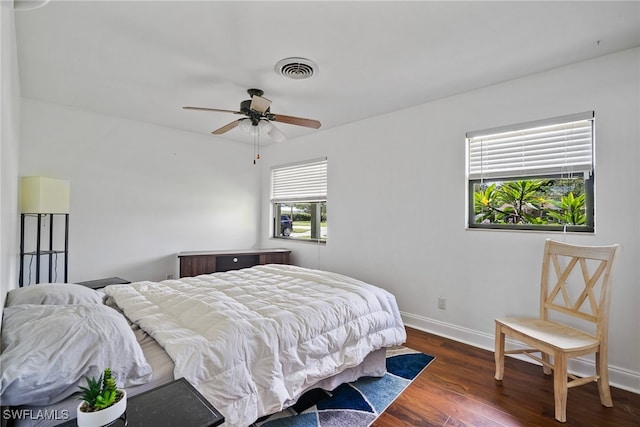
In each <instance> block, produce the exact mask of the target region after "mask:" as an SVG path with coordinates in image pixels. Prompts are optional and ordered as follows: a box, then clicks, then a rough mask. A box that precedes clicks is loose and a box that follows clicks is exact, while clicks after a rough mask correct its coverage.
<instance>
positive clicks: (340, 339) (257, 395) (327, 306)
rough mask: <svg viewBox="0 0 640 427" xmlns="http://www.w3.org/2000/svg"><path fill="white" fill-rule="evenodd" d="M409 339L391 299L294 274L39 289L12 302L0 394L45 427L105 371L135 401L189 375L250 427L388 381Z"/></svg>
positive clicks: (262, 270)
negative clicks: (331, 395)
mask: <svg viewBox="0 0 640 427" xmlns="http://www.w3.org/2000/svg"><path fill="white" fill-rule="evenodd" d="M30 288H33V289H30ZM405 340H406V333H405V330H404V326H403V323H402V320H401V317H400V313H399V310H398V307H397V304H396V301H395V298H394V297H393V295H391V294H390V293H389V292H387V291H385V290H383V289H381V288H378V287H376V286H373V285H371V284H367V283H364V282H361V281H359V280H356V279H354V278H351V277H348V276H344V275H341V274H336V273H331V272H326V271H320V270H312V269H306V268H302V267H297V266H291V265H282V264H270V265H260V266H255V267H252V268H246V269H242V270H235V271H229V272H225V273H214V274H208V275H200V276H197V277H187V278H181V279H179V280H166V281H162V282H137V283H132V284H127V285H111V286H107V287H106V288H105V289H104V290H103V291H102V292H97V291H94V290H92V289H89V288H85V287H82V286H80V285H71V284H66V285H60V284H57V285H37V286H35V287H34V286H32V287H29V288H20V289H15V290H12V291H10V292H9V294H8V296H7V307H5V309H4V312H3V328H2V354H1V355H0V363H1V364H2V378H1V382H0V391H1V393H2V394H1V397H2V402H3V405H12V406H15V407H18V408H21V409H26V410H29V412H24V413H22V414H29V417H23V418H36V419H25V420H21V421H20V422H19V423H17V425H18V426H25V425H31V426H48V425H55V424H56V423H58V422H60V421H59V420H55V419H54V420H52V419H48V418H55V417H60V416H62V417H64V416H70V417H74V416H75V407H76V406H77V403H78V401H77V400H75V399H74V397H75V396H73V393H74V392H76V391H77V387H78V384H81V383H83V382H84V378H83V377H84V375H89V376H98V375H99V372H100V371H101V370H102V369H103V368H104V367H111V368H112V370H113V371H114V373H115V374H116V378H117V379H118V384H119V386H121V387H124V388H126V389H127V391H128V394H129V396H134V395H136V394H138V393H141V392H142V391H144V390H147V389H150V388H153V387H156V386H158V385H160V384H163V383H166V382H169V381H171V380H173V379H174V378H180V377H184V378H186V379H187V380H188V381H189V382H190V383H191V384H193V385H194V386H195V387H196V388H197V389H198V390H199V391H200V392H201V393H202V394H203V395H204V396H205V397H206V398H207V399H208V400H209V401H210V402H211V403H212V404H213V405H214V406H215V407H216V408H217V409H218V410H219V411H220V412H222V414H223V415H224V416H225V418H226V424H225V425H229V426H247V425H250V424H251V423H253V422H254V421H255V420H256V419H258V418H259V417H261V416H264V415H268V414H271V413H275V412H278V411H280V410H282V409H283V408H285V407H288V406H290V405H292V404H294V403H295V402H296V400H297V399H298V397H300V396H301V395H302V394H303V393H304V392H305V391H307V390H310V389H312V388H318V387H321V388H324V389H327V390H331V389H333V388H335V387H336V386H337V385H339V384H341V383H343V382H348V381H353V380H355V379H357V378H359V377H361V376H365V375H366V376H381V375H383V374H384V372H385V349H386V348H387V347H392V346H396V345H401V344H403V343H404V341H405ZM42 366H47V369H46V370H43V369H42ZM34 384H39V386H38V387H37V388H36V387H35V386H34ZM44 409H47V411H48V412H43V411H44ZM63 411H67V412H63ZM34 414H35V415H41V414H44V416H40V417H38V416H35V417H34Z"/></svg>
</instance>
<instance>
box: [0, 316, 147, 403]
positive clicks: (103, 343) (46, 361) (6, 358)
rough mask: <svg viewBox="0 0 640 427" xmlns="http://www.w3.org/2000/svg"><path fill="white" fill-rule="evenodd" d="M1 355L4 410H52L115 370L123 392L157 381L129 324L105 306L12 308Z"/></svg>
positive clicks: (0, 387) (0, 389)
mask: <svg viewBox="0 0 640 427" xmlns="http://www.w3.org/2000/svg"><path fill="white" fill-rule="evenodd" d="M3 316H4V317H3V323H2V354H0V366H2V373H1V374H2V376H1V377H0V400H2V404H3V405H48V404H51V403H55V402H59V401H61V400H63V399H65V398H66V397H68V396H70V395H71V394H73V393H75V392H77V391H79V390H78V386H79V385H82V386H86V380H85V378H84V377H85V376H88V377H90V378H91V377H95V378H97V377H99V376H100V374H101V373H102V371H103V370H104V369H105V368H111V370H112V371H113V374H114V377H115V378H116V383H117V385H118V387H119V388H121V387H130V386H133V385H139V384H145V383H147V382H149V380H150V379H151V376H152V371H151V366H150V365H149V364H148V363H147V361H146V359H145V357H144V354H143V353H142V349H141V348H140V345H139V344H138V342H137V341H136V338H135V335H134V333H133V331H132V330H131V328H130V327H129V325H128V323H127V320H126V319H125V317H124V316H123V315H121V314H120V313H118V312H117V311H115V310H113V309H112V308H109V307H107V306H105V305H101V304H76V305H31V304H22V305H16V306H12V307H6V308H5V309H4V313H3Z"/></svg>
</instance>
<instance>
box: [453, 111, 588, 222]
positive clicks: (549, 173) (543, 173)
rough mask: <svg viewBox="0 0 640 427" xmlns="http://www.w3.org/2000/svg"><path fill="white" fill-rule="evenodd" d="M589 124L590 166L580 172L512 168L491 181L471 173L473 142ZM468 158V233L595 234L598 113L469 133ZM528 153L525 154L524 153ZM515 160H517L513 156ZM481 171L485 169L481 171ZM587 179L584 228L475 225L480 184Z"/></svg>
mask: <svg viewBox="0 0 640 427" xmlns="http://www.w3.org/2000/svg"><path fill="white" fill-rule="evenodd" d="M584 120H587V121H590V140H589V144H590V153H589V156H590V159H591V160H590V164H589V165H586V164H582V165H580V166H578V167H577V168H576V169H577V170H572V169H571V166H569V167H568V168H567V169H565V168H563V167H559V166H557V165H556V166H553V167H550V168H545V169H540V170H536V169H535V168H534V169H524V170H519V169H517V168H513V169H512V170H510V171H505V172H495V171H492V172H491V173H490V174H489V175H490V176H488V177H483V176H482V172H480V176H478V172H477V170H476V171H475V174H473V176H472V173H471V165H470V163H471V154H470V150H471V148H470V145H471V141H472V139H474V138H478V137H483V136H490V137H493V136H495V135H498V134H500V133H508V132H518V131H524V132H526V131H531V130H534V129H535V128H539V127H546V126H553V125H558V124H569V123H571V122H578V121H584ZM465 144H466V147H465V154H466V181H467V188H466V193H467V197H466V199H467V200H466V203H467V211H466V216H467V220H466V228H467V229H494V230H528V231H544V232H567V231H570V232H580V233H594V232H595V197H594V193H595V113H594V112H593V111H588V112H584V113H579V114H572V115H568V116H560V117H555V118H551V119H544V120H537V121H534V122H527V123H521V124H516V125H511V126H503V127H499V128H493V129H487V130H483V131H475V132H468V133H467V134H466V138H465ZM523 151H526V150H523ZM514 158H515V156H514ZM480 169H481V170H482V166H481V167H480ZM580 175H582V176H583V177H584V180H583V183H584V194H585V215H586V221H585V224H584V225H574V224H497V223H488V224H487V223H476V222H475V216H476V212H475V197H474V195H475V193H474V186H475V185H477V184H479V183H494V182H503V183H504V182H512V181H527V180H536V179H551V180H552V179H563V178H570V177H574V176H580Z"/></svg>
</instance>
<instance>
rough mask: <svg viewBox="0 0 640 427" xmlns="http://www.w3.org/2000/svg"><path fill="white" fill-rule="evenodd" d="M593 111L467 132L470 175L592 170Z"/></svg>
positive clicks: (507, 175)
mask: <svg viewBox="0 0 640 427" xmlns="http://www.w3.org/2000/svg"><path fill="white" fill-rule="evenodd" d="M593 119H594V114H593V112H592V111H590V112H587V113H580V114H574V115H571V116H563V117H557V118H555V119H549V120H541V121H537V122H530V123H523V124H520V125H515V126H509V127H503V128H496V129H489V130H485V131H478V132H469V133H467V141H468V171H469V179H483V178H487V179H488V178H508V177H515V176H535V175H550V174H567V173H580V172H582V173H585V174H587V173H591V171H592V170H593V163H594V158H593V157H594V156H593V153H594V149H593V140H594V138H593V134H594V131H593Z"/></svg>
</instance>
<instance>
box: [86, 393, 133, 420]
mask: <svg viewBox="0 0 640 427" xmlns="http://www.w3.org/2000/svg"><path fill="white" fill-rule="evenodd" d="M121 391H122V392H123V393H124V396H122V399H120V400H119V401H118V402H117V403H115V404H113V405H111V406H109V407H108V408H105V409H102V410H100V411H96V412H82V411H81V410H80V407H81V406H82V405H83V403H84V402H80V404H79V405H78V411H77V412H78V415H77V420H78V427H102V426H105V425H107V424H109V423H111V422H113V421H115V420H117V419H118V418H119V417H120V415H122V414H124V411H126V410H127V392H126V391H124V390H121Z"/></svg>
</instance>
